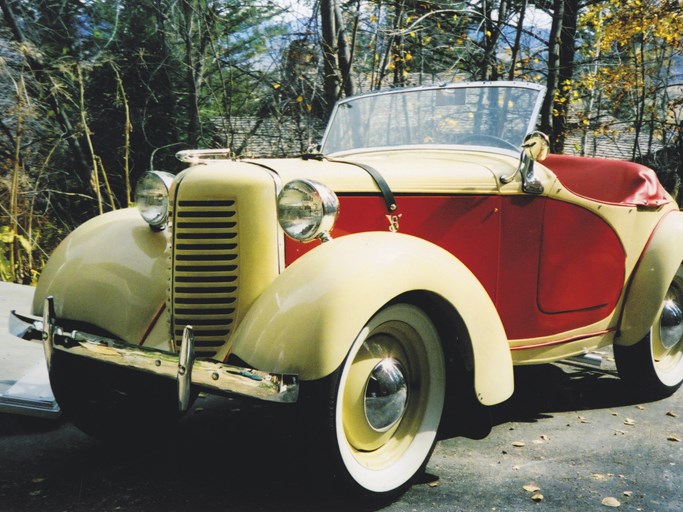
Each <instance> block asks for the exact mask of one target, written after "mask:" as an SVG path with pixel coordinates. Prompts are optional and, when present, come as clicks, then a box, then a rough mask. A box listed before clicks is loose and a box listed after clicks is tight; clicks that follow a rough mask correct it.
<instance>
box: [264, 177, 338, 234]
mask: <svg viewBox="0 0 683 512" xmlns="http://www.w3.org/2000/svg"><path fill="white" fill-rule="evenodd" d="M338 214H339V199H338V198H337V195H336V194H335V193H334V192H333V191H332V190H330V189H329V188H327V187H326V186H325V185H323V184H322V183H318V182H317V181H313V180H295V181H290V182H289V183H287V184H286V185H285V186H284V187H283V189H282V191H281V192H280V195H279V196H278V199H277V215H278V220H279V221H280V226H282V229H283V230H284V231H285V233H287V235H288V236H290V237H291V238H293V239H294V240H296V241H298V242H310V241H311V240H314V239H316V238H319V237H320V238H322V239H323V240H325V239H327V238H328V237H327V232H328V231H329V230H330V229H332V226H334V223H335V221H336V220H337V215H338Z"/></svg>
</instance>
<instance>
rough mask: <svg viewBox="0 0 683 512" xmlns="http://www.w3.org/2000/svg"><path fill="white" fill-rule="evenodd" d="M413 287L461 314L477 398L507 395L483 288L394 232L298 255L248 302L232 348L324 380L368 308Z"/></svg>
mask: <svg viewBox="0 0 683 512" xmlns="http://www.w3.org/2000/svg"><path fill="white" fill-rule="evenodd" d="M412 291H428V292H431V293H433V294H436V295H438V296H440V297H442V298H443V299H444V300H445V301H446V302H447V303H449V304H451V305H452V307H453V308H454V309H455V310H456V311H457V313H458V314H459V315H460V317H461V318H462V321H463V323H464V325H465V326H466V328H467V331H468V337H469V339H470V340H471V353H472V358H473V363H474V369H475V389H476V392H477V396H478V398H479V400H480V402H482V403H483V404H486V405H490V404H495V403H499V402H501V401H503V400H505V399H507V398H508V397H509V396H510V395H511V394H512V390H513V375H512V360H511V357H510V350H509V347H508V343H507V338H506V335H505V331H504V329H503V326H502V323H501V320H500V318H499V316H498V314H497V311H496V309H495V307H494V305H493V303H492V301H491V299H490V298H489V296H488V294H487V293H486V291H485V290H484V288H483V287H482V285H481V284H480V282H479V281H478V280H477V279H476V277H475V276H474V275H473V274H472V273H471V272H470V271H469V269H467V267H465V265H464V264H463V263H462V262H460V261H459V260H458V259H456V258H455V257H454V256H453V255H451V254H450V253H448V252H446V251H445V250H443V249H441V248H440V247H438V246H436V245H434V244H432V243H429V242H426V241H424V240H422V239H419V238H415V237H412V236H408V235H403V234H398V233H389V232H386V233H384V232H370V233H361V234H356V235H348V236H344V237H340V238H338V239H335V240H333V241H331V242H328V243H325V244H323V245H321V246H320V247H318V248H316V249H314V250H313V251H311V252H309V253H307V254H305V255H304V256H302V257H301V258H299V259H298V260H297V261H295V262H294V263H293V264H292V265H291V266H290V267H288V268H287V269H286V270H285V271H284V272H283V273H282V274H281V275H280V276H279V277H278V278H277V279H276V280H275V281H274V282H273V284H272V285H271V286H270V287H269V288H268V290H266V291H265V292H264V293H263V294H262V295H261V296H260V297H259V298H258V299H257V301H256V302H255V303H254V305H253V306H252V308H251V309H250V311H249V312H248V313H247V315H246V316H245V319H244V320H243V322H242V323H241V324H240V326H239V327H238V329H237V330H236V332H235V336H234V338H233V340H234V342H233V344H232V352H233V353H234V354H235V355H236V356H238V357H240V358H241V359H243V360H244V361H247V362H248V364H250V365H253V366H254V367H255V368H261V369H268V370H269V371H273V372H289V373H297V374H299V377H300V378H301V379H302V380H315V379H320V378H323V377H325V376H327V375H329V374H330V373H332V372H333V371H334V370H336V369H337V368H338V367H339V366H340V365H341V363H342V362H343V360H344V358H345V357H346V355H347V353H348V351H349V349H350V347H351V345H352V343H353V341H354V340H355V339H356V337H357V336H358V335H359V333H360V332H361V330H362V329H363V327H364V326H365V324H366V323H367V322H368V320H369V319H370V318H371V317H372V316H373V315H374V314H375V313H377V312H378V311H379V310H380V309H381V308H382V307H383V306H384V305H386V304H387V303H388V302H390V301H391V300H392V299H394V298H396V297H398V296H400V295H402V294H405V293H407V292H412ZM427 313H428V314H429V313H430V312H429V311H427ZM444 342H447V340H444Z"/></svg>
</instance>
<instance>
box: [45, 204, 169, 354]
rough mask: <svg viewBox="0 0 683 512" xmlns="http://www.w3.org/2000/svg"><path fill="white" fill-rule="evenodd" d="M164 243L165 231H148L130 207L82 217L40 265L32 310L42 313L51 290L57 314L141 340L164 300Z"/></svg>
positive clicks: (137, 341)
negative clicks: (45, 263)
mask: <svg viewBox="0 0 683 512" xmlns="http://www.w3.org/2000/svg"><path fill="white" fill-rule="evenodd" d="M167 244H168V238H167V234H166V233H165V232H163V231H161V232H155V231H152V230H151V229H150V228H149V226H148V225H147V223H145V221H144V220H143V219H142V218H141V217H140V214H139V213H138V211H137V210H136V209H134V208H128V209H123V210H117V211H114V212H109V213H105V214H104V215H100V216H98V217H95V218H93V219H91V220H89V221H87V222H85V223H84V224H82V225H81V226H79V227H78V228H77V229H75V230H74V231H73V232H72V233H71V234H69V236H67V237H66V238H65V239H64V241H62V243H61V244H60V245H59V247H57V249H56V250H55V252H54V253H53V254H52V256H51V257H50V259H49V261H48V263H47V265H46V266H45V268H44V269H43V272H42V273H41V275H40V279H39V281H38V286H37V288H36V293H35V295H34V299H33V314H34V315H42V313H43V302H44V300H45V297H47V296H49V295H52V296H54V297H55V313H56V315H57V317H58V318H60V319H64V320H72V321H77V322H85V323H87V324H91V325H93V326H96V327H98V328H100V329H103V330H104V331H106V332H108V333H110V334H113V335H114V336H116V337H118V338H120V339H122V340H124V341H127V342H129V343H140V342H142V339H143V337H144V336H145V334H146V333H147V330H148V329H149V327H150V324H151V322H152V321H153V319H154V318H155V316H156V315H157V314H158V312H159V310H160V308H161V307H162V306H163V304H164V303H165V300H166V287H167V286H168V278H167V274H168V270H167V265H168V262H167V258H166V253H165V251H166V247H167ZM167 341H168V340H166V342H167Z"/></svg>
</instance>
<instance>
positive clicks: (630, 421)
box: [624, 418, 636, 426]
mask: <svg viewBox="0 0 683 512" xmlns="http://www.w3.org/2000/svg"><path fill="white" fill-rule="evenodd" d="M635 424H636V422H635V420H632V419H631V418H626V419H625V420H624V425H629V426H633V425H635Z"/></svg>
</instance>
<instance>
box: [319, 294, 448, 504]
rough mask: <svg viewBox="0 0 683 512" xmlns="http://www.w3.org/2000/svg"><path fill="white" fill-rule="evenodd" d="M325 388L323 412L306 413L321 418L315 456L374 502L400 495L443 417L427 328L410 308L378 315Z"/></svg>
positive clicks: (436, 358) (438, 363)
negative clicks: (329, 464) (318, 446)
mask: <svg viewBox="0 0 683 512" xmlns="http://www.w3.org/2000/svg"><path fill="white" fill-rule="evenodd" d="M324 382H325V383H326V388H327V390H326V393H325V394H326V395H327V404H326V405H325V404H323V403H321V402H317V403H316V402H315V401H313V402H312V403H310V404H309V405H311V406H313V407H314V408H316V409H318V412H319V413H320V412H322V414H318V415H317V417H318V418H321V419H323V418H324V421H323V426H322V429H321V430H322V433H323V435H322V436H320V438H321V441H322V445H323V446H321V448H322V449H321V450H320V452H319V454H320V455H322V454H325V455H323V456H324V457H325V459H326V460H327V461H328V463H329V461H332V462H333V466H332V467H333V473H334V476H335V477H337V479H338V481H341V482H343V483H345V484H350V487H351V488H352V490H354V491H358V492H359V493H360V494H362V495H364V496H367V495H370V496H371V497H373V498H377V499H380V500H382V499H386V498H391V497H393V496H395V495H398V494H400V493H401V492H403V491H404V490H405V489H406V488H407V487H408V486H409V485H410V484H411V483H412V481H413V479H414V478H415V477H416V476H417V475H418V474H419V473H420V472H421V471H422V470H423V469H424V467H425V465H426V464H427V461H428V459H429V456H430V454H431V452H432V449H433V447H434V444H435V442H436V434H437V430H438V427H439V422H440V420H441V413H442V409H443V403H444V394H445V391H444V390H445V363H444V356H443V350H442V347H441V342H440V339H439V335H438V332H437V330H436V328H435V326H434V324H433V323H432V321H431V320H430V319H429V317H428V316H427V315H426V314H425V313H424V312H423V311H422V310H421V309H419V308H417V307H416V306H413V305H410V304H394V305H390V306H388V307H386V308H384V309H383V310H381V311H380V312H379V313H377V314H376V315H375V316H374V317H373V318H372V319H371V320H370V321H369V322H368V324H367V325H366V326H365V327H364V329H363V330H362V331H361V333H360V335H359V336H358V338H357V339H356V340H355V342H354V343H353V345H352V347H351V350H350V351H349V354H348V356H347V358H346V360H345V361H344V363H343V364H342V366H341V367H340V368H339V369H338V370H337V371H336V372H335V373H334V374H333V375H332V376H331V377H329V378H328V379H325V381H324ZM314 417H315V415H314ZM315 423H317V422H315ZM317 425H318V426H320V423H317ZM309 427H313V430H317V428H318V427H317V426H316V425H315V424H314V425H309ZM321 430H318V432H319V433H320V432H321Z"/></svg>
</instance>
